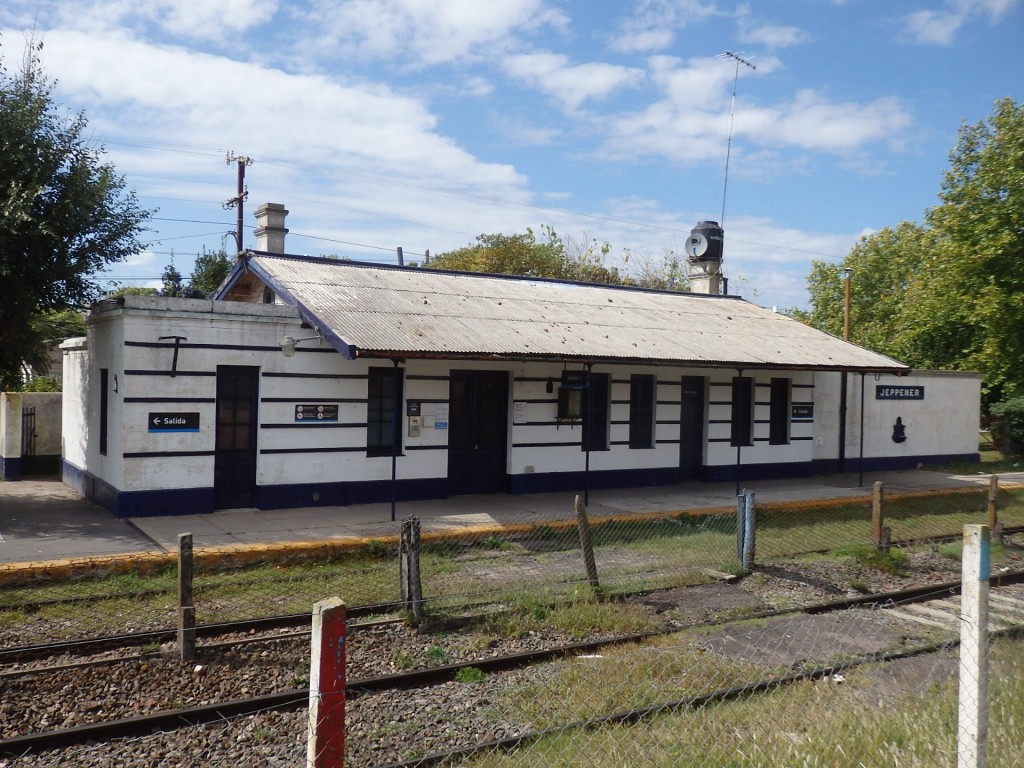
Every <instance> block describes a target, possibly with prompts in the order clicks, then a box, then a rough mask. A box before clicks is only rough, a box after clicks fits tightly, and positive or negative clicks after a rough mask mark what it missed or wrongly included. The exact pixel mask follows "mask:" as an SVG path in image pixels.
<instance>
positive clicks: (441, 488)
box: [4, 453, 980, 518]
mask: <svg viewBox="0 0 1024 768" xmlns="http://www.w3.org/2000/svg"><path fill="white" fill-rule="evenodd" d="M9 461H12V460H10V459H5V460H4V462H5V464H4V470H5V472H6V471H7V469H8V465H7V464H6V462H9ZM979 461H980V457H979V455H978V454H977V453H967V454H955V455H941V456H938V455H935V456H904V457H888V458H876V459H865V460H864V467H863V470H862V469H861V467H860V466H859V461H858V460H857V459H853V460H851V459H847V460H846V467H845V471H846V472H860V471H864V472H883V471H893V470H900V469H914V468H916V467H917V466H918V464H949V463H952V462H979ZM736 470H737V468H736V466H735V465H730V466H722V467H705V468H704V476H703V479H704V480H705V481H706V482H732V481H734V480H735V479H736ZM739 470H740V479H741V481H743V480H748V481H753V480H773V479H780V478H796V477H812V476H814V475H819V474H835V473H838V472H839V462H838V460H826V461H813V462H799V463H787V464H746V465H744V466H742V467H740V468H739ZM61 475H62V478H63V480H64V483H65V484H66V485H68V486H69V487H71V488H73V489H74V490H76V491H78V492H79V493H80V494H82V496H84V497H85V498H86V499H88V500H89V501H91V502H93V503H94V504H98V505H99V506H101V507H103V508H104V509H107V510H108V511H110V512H111V513H113V514H114V515H115V516H116V517H119V518H124V517H153V516H160V515H196V514H206V513H209V512H213V511H214V493H213V488H176V489H170V490H163V491H120V490H118V489H117V488H114V487H113V486H112V485H110V484H109V483H107V482H105V481H104V480H101V479H99V478H97V477H94V476H93V475H91V474H90V473H88V472H86V471H84V470H82V469H80V468H78V467H76V466H74V465H73V464H69V463H68V462H66V461H65V462H62V465H61ZM5 478H6V475H5ZM8 479H11V478H8ZM13 479H17V478H13ZM678 482H679V471H678V470H677V469H676V468H674V467H657V468H652V469H623V470H612V471H601V472H598V471H593V472H590V473H589V475H586V476H585V474H584V473H583V472H547V473H540V474H530V475H511V476H510V477H509V478H508V489H509V493H513V494H525V493H546V492H554V491H582V490H583V489H584V488H585V487H589V488H590V490H603V489H609V488H644V487H654V486H664V485H675V484H676V483H678ZM394 493H395V501H396V502H402V501H416V500H424V499H444V498H447V497H448V495H449V494H448V479H447V478H427V479H422V480H399V481H398V482H397V483H396V486H395V491H394ZM391 494H392V489H391V482H390V481H389V480H371V481H365V482H348V483H305V484H296V485H268V486H259V487H258V488H257V489H256V506H257V508H259V509H295V508H299V507H331V506H340V507H344V506H350V505H352V504H379V503H386V502H390V501H391V498H392V496H391Z"/></svg>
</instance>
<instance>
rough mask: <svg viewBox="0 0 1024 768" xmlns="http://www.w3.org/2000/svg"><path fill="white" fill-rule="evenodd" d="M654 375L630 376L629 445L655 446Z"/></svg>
mask: <svg viewBox="0 0 1024 768" xmlns="http://www.w3.org/2000/svg"><path fill="white" fill-rule="evenodd" d="M654 389H655V387H654V376H651V375H650V374H644V373H637V374H633V375H632V376H630V377H629V447H630V448H653V447H654V403H655V401H654Z"/></svg>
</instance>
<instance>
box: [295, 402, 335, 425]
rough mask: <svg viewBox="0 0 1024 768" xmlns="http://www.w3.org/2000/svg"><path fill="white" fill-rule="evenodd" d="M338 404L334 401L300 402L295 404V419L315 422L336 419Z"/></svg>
mask: <svg viewBox="0 0 1024 768" xmlns="http://www.w3.org/2000/svg"><path fill="white" fill-rule="evenodd" d="M337 420H338V406H337V404H335V403H302V404H301V405H296V406H295V421H297V422H308V423H310V424H315V423H317V422H321V423H322V422H325V421H337Z"/></svg>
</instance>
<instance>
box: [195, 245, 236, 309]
mask: <svg viewBox="0 0 1024 768" xmlns="http://www.w3.org/2000/svg"><path fill="white" fill-rule="evenodd" d="M234 263H235V260H234V259H233V258H231V257H230V256H228V254H227V252H226V251H225V250H224V249H223V248H221V249H220V250H219V251H208V250H206V248H205V247H204V248H203V252H202V253H200V254H199V255H198V256H197V257H196V263H195V266H194V267H193V268H192V277H191V278H190V279H189V284H190V285H191V286H192V290H193V292H195V293H198V294H200V295H202V296H203V297H206V298H209V297H210V296H213V294H214V293H216V291H217V289H218V288H219V287H220V284H221V283H222V282H224V278H226V277H227V276H228V273H229V272H231V267H233V266H234Z"/></svg>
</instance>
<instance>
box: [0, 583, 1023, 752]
mask: <svg viewBox="0 0 1024 768" xmlns="http://www.w3.org/2000/svg"><path fill="white" fill-rule="evenodd" d="M991 582H992V586H993V591H992V602H991V608H990V617H991V623H992V626H991V628H992V630H993V631H994V632H997V633H999V632H1015V631H1018V629H1019V627H1020V625H1022V624H1024V601H1022V600H1020V599H1018V598H1017V597H1008V596H1004V595H1003V594H1002V592H1001V589H1002V588H1003V587H1007V586H1010V585H1016V584H1021V583H1024V572H1014V573H1005V574H1001V575H999V576H996V577H993V578H992V580H991ZM959 589H960V584H959V583H958V582H947V583H943V584H931V585H927V586H922V587H917V588H913V589H905V590H900V591H897V592H890V593H885V594H875V595H865V596H862V597H857V598H851V599H843V600H836V601H830V602H822V603H818V604H815V605H810V606H805V607H803V608H800V609H796V608H794V609H790V610H785V611H762V612H759V613H754V614H745V615H744V616H743V619H745V620H747V619H751V618H762V619H777V618H781V617H784V616H787V615H793V614H798V613H802V614H806V615H809V616H815V615H822V614H828V613H836V612H840V611H849V610H851V609H854V608H858V607H873V608H878V607H880V606H884V610H885V612H886V614H887V615H888V616H890V617H892V618H896V619H899V620H901V621H905V622H908V623H910V624H918V625H921V626H923V627H926V628H928V629H930V630H933V631H945V632H949V633H952V632H954V631H955V630H956V628H957V626H958V621H959V619H958V615H957V612H958V610H959V604H958V601H957V600H956V599H955V596H956V595H957V594H958V592H959ZM288 618H289V620H293V619H295V620H297V618H296V617H288ZM307 620H308V619H307ZM727 624H728V622H726V621H717V622H704V623H701V624H696V625H692V626H687V627H683V628H680V627H679V626H666V627H663V628H662V629H660V630H657V631H651V632H644V633H638V634H633V635H628V636H617V637H602V638H597V639H594V640H590V641H587V642H581V643H559V644H556V645H553V646H550V647H548V646H545V647H540V648H532V649H529V650H524V651H520V652H514V653H501V654H500V655H495V656H491V657H483V656H478V657H471V658H467V659H466V660H464V661H459V662H457V663H447V664H436V665H434V666H430V667H427V668H419V669H414V670H408V671H402V672H398V673H393V674H383V675H369V676H363V677H357V676H353V679H350V680H349V682H348V685H347V689H346V690H347V694H348V695H349V696H350V697H352V698H354V699H356V700H358V699H359V698H360V697H371V696H374V695H380V694H386V693H388V692H394V691H398V690H409V689H424V688H430V687H432V686H438V685H443V684H446V683H449V682H450V681H452V680H453V679H455V678H456V676H457V675H458V674H459V671H460V670H463V669H466V668H467V667H474V668H476V669H478V670H480V671H481V672H484V673H488V674H496V673H501V672H506V671H509V670H515V669H523V668H525V667H528V666H530V665H533V664H537V663H538V662H542V661H549V660H552V659H560V658H571V657H575V656H580V655H586V654H593V653H596V652H599V651H601V650H603V649H607V648H608V647H609V646H622V645H623V644H628V643H638V642H643V641H645V640H650V639H651V638H653V637H657V636H659V635H667V634H672V633H679V632H686V631H692V630H696V629H700V630H703V631H705V632H706V631H707V630H708V629H710V628H714V627H721V626H725V625H727ZM382 626H383V625H382V624H381V623H378V624H377V625H376V626H375V627H371V629H372V630H374V631H383V630H382ZM250 630H251V628H250ZM357 634H358V631H357ZM306 635H307V633H304V632H292V633H287V634H278V635H276V636H270V637H268V638H267V639H266V640H265V642H267V643H279V644H285V645H287V644H289V643H292V645H290V646H289V648H290V651H289V652H290V653H293V654H297V655H298V656H299V657H300V658H303V657H304V656H303V654H307V655H308V640H307V638H306ZM949 645H950V641H949V640H948V639H947V640H943V641H942V642H941V643H936V644H933V645H924V646H921V647H919V648H914V649H910V650H900V651H895V652H892V653H890V654H882V655H881V656H879V655H878V654H875V655H872V656H871V657H870V659H864V660H848V661H845V662H844V663H843V664H842V665H824V666H818V667H814V668H810V669H805V670H800V671H798V672H794V673H793V674H791V675H786V676H782V677H778V676H776V677H771V678H769V679H766V680H763V681H756V682H754V683H749V684H746V685H744V686H742V687H741V688H730V687H726V688H723V689H721V690H718V691H712V692H709V693H706V694H701V695H700V696H694V697H690V698H688V699H685V700H678V701H672V702H665V703H663V704H659V705H657V706H655V707H647V708H644V709H642V710H630V711H628V712H621V713H615V714H613V715H609V716H608V718H609V719H608V722H612V721H613V719H615V718H618V721H620V722H631V721H635V720H641V719H643V718H645V717H649V716H650V715H652V714H656V713H658V712H661V711H671V710H675V709H681V708H686V707H696V706H703V705H705V704H708V703H712V702H716V701H725V700H728V699H729V698H733V697H735V696H737V695H739V691H740V690H742V691H744V692H746V693H753V692H756V691H758V690H761V689H764V690H768V689H771V688H773V687H778V686H779V685H784V684H786V683H789V682H795V681H798V680H804V679H815V678H817V677H824V676H827V675H830V674H835V673H836V672H837V671H841V670H843V669H846V668H849V667H850V666H851V665H856V664H861V663H864V661H865V660H870V661H880V660H881V661H885V660H892V659H897V658H903V657H905V656H907V655H919V654H922V653H932V652H934V651H935V650H937V649H938V648H948V647H949ZM37 650H38V649H37ZM306 657H308V656H306ZM95 663H96V664H100V663H109V662H95ZM45 674H47V672H45V671H43V670H40V669H34V670H30V671H24V672H18V673H8V674H5V675H4V678H3V681H5V682H6V681H10V680H13V679H15V678H16V677H17V676H18V675H45ZM350 674H351V673H350ZM308 695H309V694H308V690H307V689H306V688H304V687H287V688H285V689H284V690H280V691H275V692H271V693H262V694H256V695H250V696H244V697H238V698H232V699H230V700H227V701H219V702H216V703H210V704H205V705H201V706H190V707H176V708H169V709H166V710H161V711H156V712H151V713H147V714H143V715H138V716H133V717H117V718H112V719H109V720H102V721H98V722H90V723H83V724H80V725H74V726H71V727H66V728H53V729H49V730H44V731H38V732H32V733H21V734H18V735H15V736H12V737H9V738H5V739H3V740H0V755H7V756H24V755H26V754H32V753H38V752H41V751H44V750H54V749H66V748H68V747H70V746H72V745H75V744H82V743H85V742H105V741H110V740H113V739H123V738H130V737H138V736H142V735H145V734H149V733H152V732H153V731H154V730H159V731H164V732H166V731H173V730H175V729H180V728H187V727H194V726H198V725H202V724H204V723H212V722H220V721H224V720H228V719H232V718H239V717H244V716H247V715H252V714H254V713H258V712H267V711H292V712H294V711H300V710H303V709H305V708H306V706H307V705H308ZM588 722H589V721H588ZM580 725H586V723H582V724H580ZM562 727H564V726H562ZM543 735H544V732H543V731H536V732H530V733H525V734H524V733H519V734H516V735H514V736H511V737H509V738H506V739H500V740H496V741H493V742H488V743H486V744H482V745H478V746H477V747H474V749H481V748H486V749H492V748H509V747H511V746H514V745H515V744H516V743H521V742H522V741H523V740H524V739H525V740H529V739H534V738H539V737H541V736H543ZM457 753H458V754H463V753H465V750H461V751H458V750H457ZM438 755H439V756H438V757H437V758H436V761H437V762H440V761H442V760H443V759H447V758H451V757H454V756H455V755H456V753H455V752H442V753H438ZM446 756H447V758H446ZM412 764H416V765H428V764H431V763H429V762H424V758H419V759H418V761H417V762H415V763H409V765H412ZM395 765H404V764H400V763H395Z"/></svg>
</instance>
